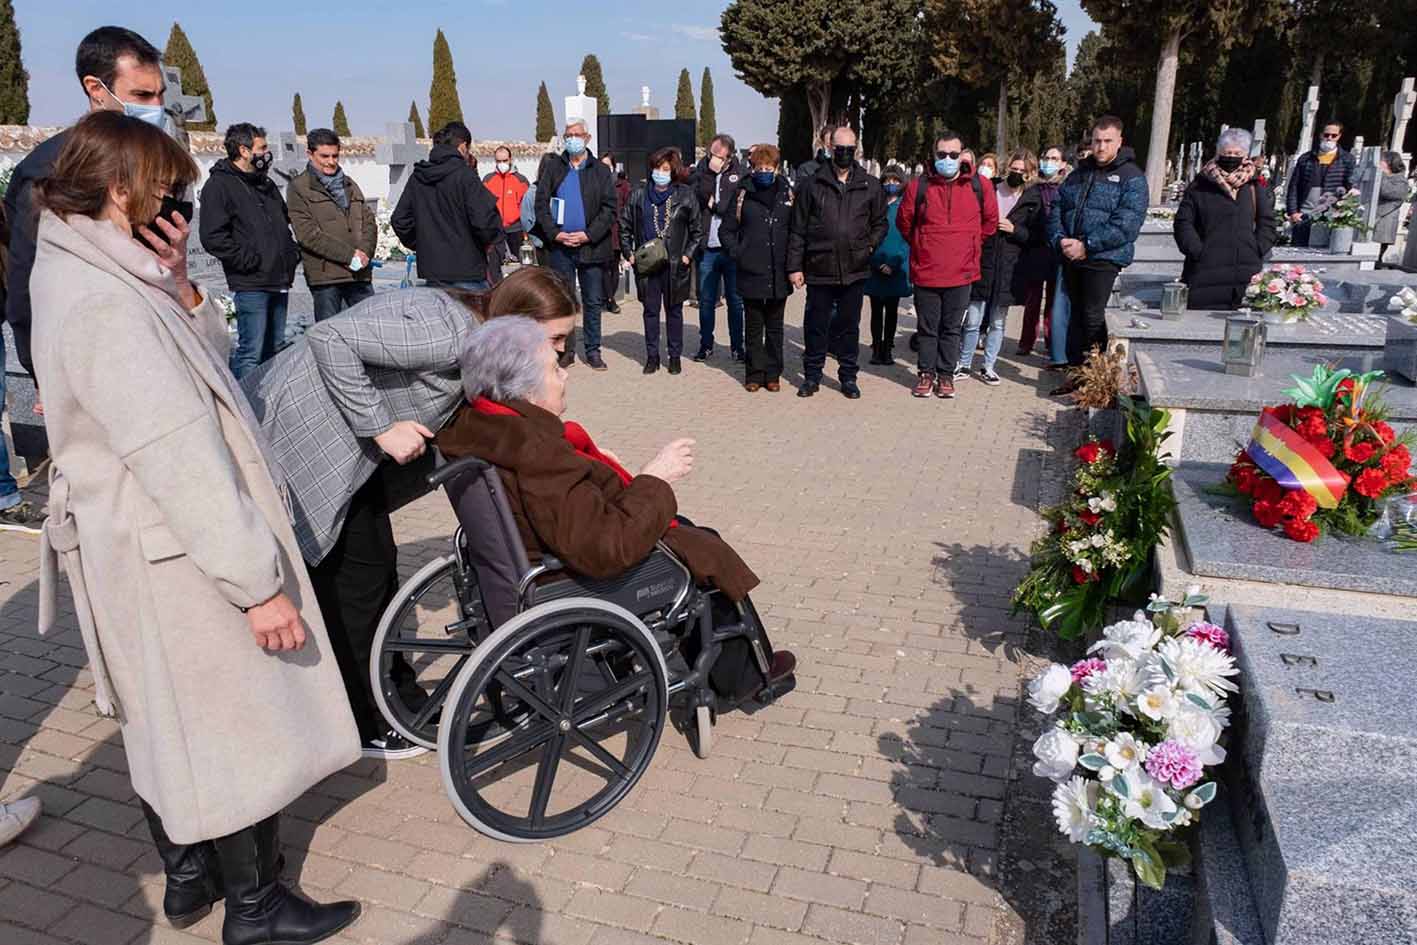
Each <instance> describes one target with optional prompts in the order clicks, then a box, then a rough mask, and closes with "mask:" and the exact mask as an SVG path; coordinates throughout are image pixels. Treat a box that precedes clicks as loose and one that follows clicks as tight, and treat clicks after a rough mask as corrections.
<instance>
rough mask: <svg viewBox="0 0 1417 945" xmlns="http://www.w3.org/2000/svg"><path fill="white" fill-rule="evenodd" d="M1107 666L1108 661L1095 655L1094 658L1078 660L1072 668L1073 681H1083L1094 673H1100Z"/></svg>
mask: <svg viewBox="0 0 1417 945" xmlns="http://www.w3.org/2000/svg"><path fill="white" fill-rule="evenodd" d="M1106 668H1107V661H1106V660H1100V659H1097V658H1096V657H1093V658H1092V659H1086V660H1078V661H1077V662H1076V663H1074V664H1073V668H1072V673H1073V682H1075V683H1081V682H1082V681H1083V680H1084V679H1086V678H1087V677H1089V676H1091V675H1092V674H1093V673H1100V672H1102V671H1103V670H1104V669H1106Z"/></svg>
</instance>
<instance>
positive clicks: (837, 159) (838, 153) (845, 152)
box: [832, 144, 856, 168]
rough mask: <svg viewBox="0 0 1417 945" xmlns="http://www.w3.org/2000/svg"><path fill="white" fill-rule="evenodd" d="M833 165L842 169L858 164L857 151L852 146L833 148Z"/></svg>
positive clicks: (841, 145)
mask: <svg viewBox="0 0 1417 945" xmlns="http://www.w3.org/2000/svg"><path fill="white" fill-rule="evenodd" d="M832 163H833V164H835V165H836V166H837V167H840V168H848V167H850V166H851V165H853V164H855V163H856V149H855V148H854V147H851V146H850V145H845V144H839V145H837V146H836V147H834V148H832Z"/></svg>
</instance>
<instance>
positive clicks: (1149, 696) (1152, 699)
mask: <svg viewBox="0 0 1417 945" xmlns="http://www.w3.org/2000/svg"><path fill="white" fill-rule="evenodd" d="M1176 709H1177V704H1176V694H1175V693H1174V692H1172V691H1171V687H1170V686H1152V687H1150V688H1149V689H1147V690H1146V691H1145V692H1143V693H1142V694H1141V695H1139V696H1137V713H1138V714H1139V715H1144V716H1146V717H1147V718H1149V719H1156V720H1157V721H1165V720H1166V719H1169V718H1171V716H1173V715H1175V714H1176Z"/></svg>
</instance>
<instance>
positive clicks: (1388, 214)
mask: <svg viewBox="0 0 1417 945" xmlns="http://www.w3.org/2000/svg"><path fill="white" fill-rule="evenodd" d="M1406 203H1407V178H1405V177H1403V176H1402V175H1401V174H1384V175H1383V179H1382V182H1381V183H1380V184H1378V218H1377V220H1376V221H1375V222H1374V223H1373V235H1372V236H1371V237H1369V238H1370V239H1371V240H1372V241H1373V242H1375V243H1383V244H1387V243H1396V242H1397V231H1398V230H1399V229H1401V228H1402V208H1403V205H1405V204H1406Z"/></svg>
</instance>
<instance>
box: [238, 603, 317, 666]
mask: <svg viewBox="0 0 1417 945" xmlns="http://www.w3.org/2000/svg"><path fill="white" fill-rule="evenodd" d="M246 622H247V623H249V624H250V625H251V635H252V636H253V637H255V638H256V645H257V646H259V647H260V648H261V649H263V650H267V651H269V652H271V653H278V652H280V651H281V650H298V649H300V648H301V647H303V646H304V645H305V625H304V624H303V623H301V621H300V611H298V610H296V609H295V605H294V604H293V603H291V601H290V598H289V597H286V596H285V593H284V592H283V591H282V592H281V593H279V594H277V595H276V596H275V597H272V598H271V599H270V600H268V601H266V602H265V603H264V604H257V605H256V606H255V607H252V608H251V609H250V610H248V611H246Z"/></svg>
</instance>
